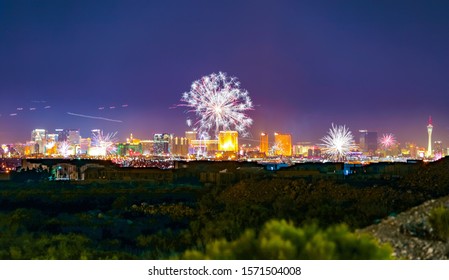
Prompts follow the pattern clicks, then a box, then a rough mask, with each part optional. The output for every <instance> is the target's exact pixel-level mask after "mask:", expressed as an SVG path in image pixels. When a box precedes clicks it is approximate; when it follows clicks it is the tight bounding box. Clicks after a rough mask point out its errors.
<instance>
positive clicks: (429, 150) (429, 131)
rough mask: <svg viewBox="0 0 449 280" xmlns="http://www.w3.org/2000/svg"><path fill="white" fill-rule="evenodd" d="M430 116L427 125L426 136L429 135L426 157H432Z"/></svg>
mask: <svg viewBox="0 0 449 280" xmlns="http://www.w3.org/2000/svg"><path fill="white" fill-rule="evenodd" d="M432 129H433V125H432V116H429V124H428V125H427V134H428V135H429V142H428V143H427V156H428V157H431V156H432Z"/></svg>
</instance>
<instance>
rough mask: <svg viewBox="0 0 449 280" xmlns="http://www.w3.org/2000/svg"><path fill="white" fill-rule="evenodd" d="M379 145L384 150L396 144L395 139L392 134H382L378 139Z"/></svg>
mask: <svg viewBox="0 0 449 280" xmlns="http://www.w3.org/2000/svg"><path fill="white" fill-rule="evenodd" d="M379 143H380V145H381V146H382V148H384V149H389V148H391V147H392V146H393V145H394V144H396V138H395V137H394V135H393V134H391V133H389V134H383V135H382V137H381V138H380V139H379Z"/></svg>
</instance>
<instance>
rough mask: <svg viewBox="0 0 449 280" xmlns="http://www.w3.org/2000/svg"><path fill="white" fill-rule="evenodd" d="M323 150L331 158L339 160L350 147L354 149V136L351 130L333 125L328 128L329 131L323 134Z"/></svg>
mask: <svg viewBox="0 0 449 280" xmlns="http://www.w3.org/2000/svg"><path fill="white" fill-rule="evenodd" d="M321 141H323V144H322V146H323V151H324V153H325V154H326V155H327V156H328V157H330V158H331V159H333V160H336V161H341V160H343V159H344V158H345V157H346V154H347V153H348V152H350V151H351V150H352V149H355V144H354V137H353V136H352V133H351V131H349V129H348V128H346V126H344V125H343V126H341V125H340V126H334V124H332V128H331V129H329V133H328V134H327V135H326V136H324V137H323V138H322V139H321Z"/></svg>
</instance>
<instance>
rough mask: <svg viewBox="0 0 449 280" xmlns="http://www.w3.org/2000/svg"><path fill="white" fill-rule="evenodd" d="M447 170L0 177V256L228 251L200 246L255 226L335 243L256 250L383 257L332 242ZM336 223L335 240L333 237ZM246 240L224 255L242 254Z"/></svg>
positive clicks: (422, 194) (428, 186) (447, 186)
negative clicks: (332, 176) (226, 180)
mask: <svg viewBox="0 0 449 280" xmlns="http://www.w3.org/2000/svg"><path fill="white" fill-rule="evenodd" d="M447 170H449V162H448V160H442V161H439V162H436V163H431V164H426V165H423V167H422V168H420V169H419V172H417V173H414V174H410V175H408V176H406V177H404V178H400V179H395V180H377V181H376V182H373V181H370V180H366V181H363V180H362V181H361V180H360V179H357V181H356V182H355V181H354V182H353V181H352V180H351V178H347V179H346V180H344V181H341V180H340V181H330V180H326V181H324V180H323V181H317V182H312V181H308V180H303V179H295V180H293V179H288V180H287V179H280V178H276V177H275V176H271V177H264V178H260V179H257V180H255V179H253V180H244V181H240V182H238V183H236V184H233V185H230V186H227V187H218V186H208V187H204V186H199V185H182V186H160V185H151V184H148V183H143V182H122V183H108V184H99V183H83V182H68V181H64V182H62V181H59V182H46V181H41V180H24V181H22V182H17V181H14V182H0V258H1V259H161V258H166V259H168V258H176V257H189V256H190V258H198V257H199V258H202V257H204V258H227V257H223V256H211V255H210V254H209V253H208V252H210V250H211V249H210V248H212V247H213V246H222V247H220V248H233V247H239V248H240V247H242V246H240V245H238V244H240V243H239V242H240V241H239V240H245V238H246V239H248V238H249V239H251V240H253V241H251V242H252V243H251V242H250V244H253V245H254V244H256V245H254V246H256V247H257V244H258V243H257V242H258V241H257V240H259V239H260V238H261V237H263V236H273V235H276V234H277V235H278V236H280V237H279V238H280V239H281V240H282V239H286V240H288V239H289V238H290V237H291V236H289V235H288V234H287V235H286V233H285V232H291V233H292V234H293V233H294V234H300V235H301V233H300V232H312V233H314V235H315V234H317V235H318V236H321V237H323V236H324V237H323V238H324V239H323V240H324V241H323V242H324V243H322V244H321V245H320V246H322V247H323V248H326V246H327V245H326V244H328V243H329V242H331V243H332V242H334V245H332V246H333V248H334V249H333V250H334V251H332V252H334V253H329V252H331V251H326V250H325V249H323V250H324V251H323V252H326V253H323V254H321V255H318V256H315V257H314V256H307V255H304V254H305V253H304V254H303V253H301V252H303V251H304V250H303V249H301V248H303V247H302V246H305V245H304V244H306V243H304V244H301V243H297V244H294V246H296V247H295V248H296V249H295V250H296V251H295V250H293V251H294V252H295V253H292V252H293V251H291V250H290V249H289V250H290V251H289V250H287V249H285V248H284V249H285V250H287V251H285V250H284V249H283V247H282V246H284V245H285V244H284V243H285V242H284V243H282V242H281V243H282V244H284V245H282V244H281V243H280V244H278V245H276V244H274V245H273V246H275V247H276V246H278V247H279V248H277V249H273V248H272V251H273V252H274V253H272V254H268V253H267V252H265V251H264V252H265V253H263V252H262V251H263V250H262V249H260V248H259V249H257V250H259V251H260V250H261V253H260V254H259V255H257V256H258V257H259V258H279V254H281V253H279V252H282V254H283V255H282V256H284V257H285V258H287V257H291V258H325V256H330V257H331V258H346V259H352V258H360V259H368V258H384V257H385V254H384V252H385V251H382V250H381V251H379V252H380V253H379V254H377V253H373V255H367V254H366V253H365V251H366V250H362V249H361V250H360V253H357V254H355V255H345V254H344V253H342V249H341V248H343V247H345V246H346V247H347V248H351V246H352V247H354V248H371V247H370V246H371V244H370V243H369V242H368V241H365V239H360V240H359V241H354V240H356V239H354V238H353V236H352V234H351V233H350V231H351V230H353V229H355V228H360V227H364V226H367V225H370V224H373V223H376V222H377V221H378V220H379V219H382V218H384V217H386V216H388V215H395V213H399V212H401V211H404V210H406V209H408V208H410V207H412V206H415V205H418V204H420V203H422V202H424V201H426V200H428V199H431V198H436V197H441V196H444V195H448V194H449V173H448V172H447ZM273 220H274V221H273ZM276 220H277V221H276ZM282 220H287V221H290V222H288V223H287V222H284V221H282ZM268 221H271V222H269V223H267V222H268ZM342 223H344V224H346V225H347V227H342V226H341V225H340V226H339V224H342ZM294 225H296V226H294ZM295 232H296V233H295ZM298 232H299V233H298ZM336 232H339V233H338V234H340V235H341V236H343V237H342V238H341V240H343V241H344V242H343V241H341V240H340V241H338V240H336V237H335V236H338V234H337V233H336ZM311 236H312V235H311ZM279 238H278V239H279ZM310 238H313V237H310ZM326 240H327V241H326ZM217 242H218V243H217ZM220 242H221V243H220ZM304 242H306V241H304ZM307 242H308V241H307ZM326 242H327V243H326ZM338 242H340V243H338ZM341 242H343V243H341ZM214 244H215V245H214ZM217 244H219V245H217ZM220 244H221V245H220ZM236 244H237V245H236ZM335 244H337V245H335ZM338 244H340V245H338ZM341 244H344V245H341ZM211 246H212V247H211ZM248 246H249V245H248ZM329 246H330V245H329ZM332 246H331V247H332ZM339 246H340V247H339ZM341 246H343V247H341ZM363 246H365V247H363ZM245 248H246V247H245ZM245 248H243V247H242V252H243V253H242V254H241V255H238V254H237V253H235V254H234V255H230V257H229V256H228V257H229V258H246V257H247V256H248V255H247V253H248V251H246V252H245V251H244V250H249V249H248V248H246V249H245ZM253 249H254V248H253ZM283 250H284V251H283ZM335 250H336V251H335ZM370 250H371V249H370ZM189 252H190V253H189ZM275 252H278V253H279V254H278V255H276V253H275ZM189 254H190V255H189Z"/></svg>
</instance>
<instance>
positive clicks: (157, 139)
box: [153, 133, 173, 155]
mask: <svg viewBox="0 0 449 280" xmlns="http://www.w3.org/2000/svg"><path fill="white" fill-rule="evenodd" d="M172 139H173V135H171V134H168V133H157V134H154V136H153V141H154V142H153V144H154V154H158V155H161V154H168V153H170V151H171V149H170V148H171V144H172V143H171V142H172Z"/></svg>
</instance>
